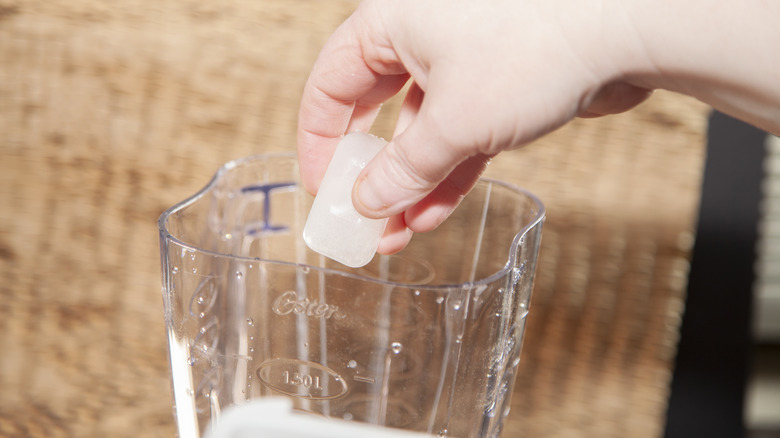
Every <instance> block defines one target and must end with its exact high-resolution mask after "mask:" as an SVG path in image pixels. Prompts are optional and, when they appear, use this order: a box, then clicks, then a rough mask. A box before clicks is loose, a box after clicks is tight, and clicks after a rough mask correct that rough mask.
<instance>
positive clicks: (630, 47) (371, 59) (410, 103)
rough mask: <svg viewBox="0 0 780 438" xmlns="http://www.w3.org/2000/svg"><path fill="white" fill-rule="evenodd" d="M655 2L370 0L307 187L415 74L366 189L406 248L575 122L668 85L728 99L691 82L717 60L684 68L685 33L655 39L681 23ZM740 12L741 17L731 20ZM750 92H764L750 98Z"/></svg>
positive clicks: (334, 64) (328, 68) (313, 91)
mask: <svg viewBox="0 0 780 438" xmlns="http://www.w3.org/2000/svg"><path fill="white" fill-rule="evenodd" d="M691 1H693V0H691ZM709 1H711V0H705V1H703V2H694V3H698V4H697V5H693V6H691V5H688V3H690V2H683V3H684V5H681V6H680V8H681V13H682V12H686V13H688V14H694V15H692V16H695V14H697V13H698V12H701V11H698V10H697V9H696V8H697V7H698V8H700V9H701V10H709V9H710V7H709V6H708V5H709V3H707V2H709ZM677 3H679V2H676V1H672V0H669V5H676V4H677ZM754 3H756V2H754ZM724 4H729V3H728V2H725V3H724ZM669 5H667V6H669ZM642 6H644V8H645V9H642ZM733 7H734V8H737V9H738V10H740V11H742V10H745V9H748V10H749V9H750V7H747V6H745V5H742V6H738V7H737V6H733ZM772 7H774V6H772ZM686 8H689V9H690V10H688V9H686ZM646 10H649V11H655V10H658V8H657V4H656V2H649V1H645V0H631V1H628V2H625V1H623V0H618V1H614V0H613V1H610V0H577V1H573V0H481V1H473V0H472V1H469V0H426V1H420V0H394V1H388V0H368V1H365V2H363V3H362V4H361V5H360V7H359V8H358V10H357V11H356V12H355V13H354V14H353V15H352V16H351V17H349V18H348V19H347V20H346V21H345V22H344V24H342V26H340V27H339V28H338V29H337V30H336V32H335V33H334V34H333V35H332V37H331V38H330V39H329V40H328V42H327V43H326V45H325V47H324V48H323V49H322V52H321V54H320V56H319V58H318V60H317V62H316V63H315V65H314V68H313V71H312V73H311V76H310V77H309V80H308V82H307V84H306V87H305V89H304V94H303V98H302V101H301V108H300V113H299V126H298V154H299V161H300V165H301V174H302V178H303V183H304V185H305V187H306V189H307V190H309V191H310V192H311V193H315V192H316V191H317V187H318V185H319V182H320V180H321V179H322V175H323V174H324V171H325V169H326V167H327V164H328V162H329V160H330V157H331V156H332V154H333V150H334V148H335V147H336V145H337V143H338V140H339V138H340V136H341V135H343V134H345V133H347V132H350V131H353V130H360V131H364V132H367V131H368V130H369V128H370V126H371V124H372V122H373V120H374V118H375V117H376V115H377V113H378V111H379V108H380V106H381V104H382V103H383V102H384V101H385V100H387V99H388V98H390V97H391V96H393V95H394V94H396V93H398V92H399V90H401V88H402V87H403V86H404V85H405V84H406V83H407V81H409V80H412V81H413V84H412V86H411V87H410V89H409V92H408V93H407V95H406V98H405V101H404V103H403V105H402V108H401V111H400V114H399V118H398V123H397V126H396V130H395V133H394V135H393V138H392V139H391V141H390V142H389V143H388V145H387V146H386V147H385V148H384V150H383V151H382V152H380V154H379V155H377V157H376V158H374V160H372V162H371V163H369V165H368V166H367V168H366V169H365V170H364V171H363V173H362V174H361V176H360V177H359V178H358V181H357V183H356V186H355V188H354V191H353V203H354V205H355V208H356V209H357V210H358V211H359V212H360V213H361V214H363V215H365V216H368V217H391V220H390V222H389V224H388V228H387V231H386V233H385V236H384V238H383V241H382V244H381V245H380V248H379V252H381V253H392V252H395V251H398V250H400V249H402V248H403V247H404V246H405V245H406V244H407V243H408V240H409V239H410V238H411V232H412V231H418V232H421V231H428V230H431V229H433V228H435V227H436V226H438V225H439V224H440V223H441V222H442V221H443V220H444V219H445V218H446V217H448V216H449V214H450V213H451V212H452V210H453V209H454V208H455V207H456V206H457V205H458V203H459V202H460V200H461V199H462V197H463V196H464V195H465V194H466V193H468V191H469V190H470V189H471V188H472V187H473V185H474V184H475V183H476V181H477V179H478V178H479V176H480V174H481V173H482V172H483V171H484V169H485V167H486V165H487V163H488V162H489V160H490V158H491V157H493V156H494V155H496V154H498V153H499V152H501V151H504V150H508V149H512V148H517V147H520V146H522V145H524V144H526V143H528V142H530V141H532V140H534V139H536V138H538V137H539V136H542V135H544V134H546V133H548V132H550V131H552V130H554V129H556V128H558V127H560V126H561V125H563V124H565V123H566V122H568V121H569V120H571V119H572V118H573V117H576V116H578V115H580V116H585V117H593V116H600V115H605V114H612V113H616V112H621V111H625V110H627V109H630V108H632V107H633V106H635V105H637V104H638V103H640V102H642V101H643V100H644V99H645V98H647V96H648V95H649V93H650V91H649V90H650V89H652V88H656V87H665V88H670V89H676V90H678V91H684V92H688V93H689V94H692V95H695V96H697V97H700V98H702V99H703V100H705V101H706V100H707V98H708V97H711V96H712V95H715V96H718V94H717V93H714V94H713V93H711V89H712V86H704V87H699V86H698V85H696V86H691V85H690V83H691V82H693V83H695V84H698V83H699V82H697V81H695V80H694V81H691V78H693V79H697V77H705V76H707V74H708V72H711V71H715V70H716V69H715V68H714V67H712V66H708V68H709V70H707V71H705V72H699V71H696V70H695V66H696V65H697V63H696V62H695V61H689V62H690V64H691V66H692V67H691V71H675V70H674V69H673V68H672V67H673V66H675V65H679V64H685V62H681V61H680V59H682V58H681V53H682V55H683V56H690V53H686V50H689V51H690V52H695V50H694V49H696V47H697V46H695V45H693V44H691V45H690V47H688V46H687V45H686V44H683V42H686V41H687V40H685V39H681V40H680V42H678V43H676V45H673V46H669V45H668V44H666V45H664V44H649V43H648V41H651V42H652V37H655V33H657V32H655V33H654V31H656V30H657V29H656V28H655V27H654V26H655V25H658V23H666V22H667V21H668V19H665V18H664V17H663V16H662V15H659V16H656V15H658V13H655V14H656V15H654V13H646V12H645V11H646ZM670 12H674V11H670V10H668V9H665V10H664V13H665V14H669V13H670ZM730 14H731V15H733V14H734V11H725V12H724V17H721V18H722V19H723V20H727V19H729V15H730ZM672 15H674V14H672ZM699 15H701V14H699ZM645 16H647V17H649V18H648V19H645V18H644V17H645ZM770 16H771V15H770ZM712 19H713V17H707V16H705V17H703V18H702V21H704V22H709V21H708V20H712ZM775 24H776V23H775ZM775 27H776V26H775ZM676 31H677V32H680V29H676ZM683 31H684V29H683ZM648 35H650V36H651V38H648ZM729 35H732V33H731V32H729ZM675 36H679V35H675V33H674V32H671V31H669V32H666V33H663V34H662V35H661V36H659V37H657V39H658V41H660V42H666V43H668V40H669V39H670V38H674V37H675ZM678 39H679V38H678ZM690 39H691V40H695V39H696V38H690ZM694 42H695V41H694ZM705 43H707V41H703V42H700V44H699V45H701V44H705ZM678 46H679V47H680V49H679V50H680V53H678V52H677V51H676V50H677V49H676V48H677V47H678ZM710 58H712V59H716V60H720V58H722V56H721V54H714V55H712V56H710ZM720 62H721V63H723V64H725V65H726V67H723V68H720V69H719V72H728V67H727V66H728V62H727V61H726V60H724V61H720ZM775 68H777V67H776V66H775ZM670 72H671V74H670ZM718 74H720V73H718ZM724 77H725V76H724ZM717 79H718V78H716V80H715V81H705V84H710V85H711V84H712V83H713V82H715V83H717V82H718V81H717ZM727 79H728V78H727ZM768 83H770V84H771V83H772V82H771V81H769V82H768ZM775 86H776V84H775ZM697 87H698V88H697ZM758 88H759V89H760V87H758ZM708 93H709V94H708ZM759 94H760V93H759ZM745 95H747V96H752V94H751V93H741V94H739V96H740V97H739V98H740V99H745V98H744V96H745ZM721 97H722V96H721ZM762 97H763V98H765V96H762ZM769 101H770V102H776V100H775V101H773V100H772V99H769Z"/></svg>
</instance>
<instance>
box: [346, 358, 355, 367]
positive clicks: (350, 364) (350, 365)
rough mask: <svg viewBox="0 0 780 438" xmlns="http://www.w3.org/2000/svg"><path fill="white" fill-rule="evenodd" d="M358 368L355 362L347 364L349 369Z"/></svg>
mask: <svg viewBox="0 0 780 438" xmlns="http://www.w3.org/2000/svg"><path fill="white" fill-rule="evenodd" d="M356 366H357V362H356V361H354V360H351V361H349V362H347V368H355V367H356Z"/></svg>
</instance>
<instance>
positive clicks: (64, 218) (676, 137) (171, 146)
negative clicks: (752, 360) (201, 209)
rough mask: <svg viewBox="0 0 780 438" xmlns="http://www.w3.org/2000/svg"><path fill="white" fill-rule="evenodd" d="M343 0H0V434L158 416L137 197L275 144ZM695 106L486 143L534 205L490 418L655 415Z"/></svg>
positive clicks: (689, 206)
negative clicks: (500, 413)
mask: <svg viewBox="0 0 780 438" xmlns="http://www.w3.org/2000/svg"><path fill="white" fill-rule="evenodd" d="M355 4H356V3H355V2H354V1H346V0H344V1H337V0H329V1H327V2H326V1H314V0H310V1H303V0H285V1H281V0H278V1H270V0H252V1H250V0H223V1H220V2H199V1H195V0H178V1H162V2H159V1H154V2H152V1H148V0H117V1H114V2H102V1H97V0H94V1H93V0H46V1H33V0H29V1H19V0H16V1H14V0H0V275H2V279H3V281H2V282H1V283H0V351H1V352H2V354H0V388H1V390H0V436H9V437H44V436H45V437H70V436H74V437H75V436H77V437H87V436H100V437H137V436H144V437H171V436H174V434H175V430H174V426H173V418H172V410H171V403H172V400H171V396H170V383H169V378H168V363H167V358H166V340H165V336H164V329H163V318H162V300H161V296H160V275H159V255H158V254H159V253H158V241H157V230H156V219H157V217H158V216H159V214H160V213H161V212H162V211H163V210H164V209H165V208H167V207H168V206H170V205H172V204H173V203H175V202H177V201H178V200H181V199H183V198H184V197H185V196H187V195H189V194H191V193H193V192H194V191H195V190H197V189H199V188H200V187H201V186H203V185H204V184H205V183H206V182H207V181H208V179H209V178H210V177H211V175H212V173H213V172H214V171H215V170H216V169H217V167H219V165H220V164H221V163H223V162H224V161H227V160H229V159H233V158H238V157H242V156H246V155H250V154H253V153H257V152H262V151H271V150H292V149H293V147H294V135H295V123H296V113H297V103H298V99H299V96H300V90H301V87H302V85H303V82H304V81H305V79H306V76H307V74H308V70H309V68H310V66H311V64H312V62H313V60H314V58H315V57H316V54H317V52H318V50H319V47H320V46H321V45H322V43H323V42H324V40H325V38H327V36H328V35H329V34H330V32H331V31H332V30H333V28H334V27H335V26H336V25H337V24H338V23H339V22H341V20H343V19H344V18H345V17H346V16H347V15H348V13H349V12H350V11H351V10H352V9H353V8H354V6H355ZM513 98H522V96H514V97H513ZM387 108H388V115H387V116H386V118H385V119H383V121H382V122H381V123H380V124H379V125H378V126H377V130H376V133H378V134H380V135H385V136H387V135H388V134H389V133H390V132H392V131H391V126H392V118H393V117H392V113H393V110H394V109H395V108H397V101H394V102H393V103H392V104H390V105H388V106H387ZM707 111H708V109H707V108H706V107H705V106H704V105H702V104H700V103H698V102H695V101H693V100H691V99H687V98H684V97H680V96H676V95H672V94H669V93H664V92H659V93H657V94H656V95H655V96H654V97H653V98H652V99H651V100H650V101H649V102H647V103H645V104H643V105H642V106H641V107H640V108H638V109H636V110H635V111H632V112H630V113H628V114H625V115H620V116H614V117H609V118H605V119H601V120H588V121H576V122H575V123H573V124H571V125H569V126H567V127H566V128H564V129H562V130H560V131H559V132H556V133H554V134H552V135H550V136H548V137H546V138H545V139H543V140H541V141H539V142H538V143H537V144H534V145H531V146H529V147H527V148H525V149H523V150H520V151H515V152H512V153H507V154H504V155H501V156H499V157H498V158H497V159H496V160H495V161H494V163H493V164H492V165H491V168H490V169H489V174H490V175H491V176H496V177H499V178H501V179H506V180H509V181H512V182H514V183H517V184H519V185H522V186H525V187H527V188H529V189H531V190H532V191H534V192H536V193H537V194H538V195H539V196H540V197H541V198H542V200H543V201H544V202H545V203H546V204H547V207H548V220H547V222H546V224H545V231H544V237H543V246H542V255H541V261H540V264H539V272H538V281H537V287H536V291H535V296H534V300H533V305H532V311H531V315H530V317H529V327H528V330H527V333H526V341H525V347H524V351H523V357H522V363H521V371H520V378H519V379H518V383H517V387H516V390H515V396H514V399H513V411H512V413H511V415H510V417H509V419H508V422H507V427H506V431H505V433H504V436H505V437H509V436H512V437H514V436H523V437H591V436H592V437H625V436H631V437H654V436H659V435H660V433H661V430H662V424H663V415H664V409H665V406H666V397H667V392H668V383H669V378H670V375H671V374H670V372H671V360H672V358H673V355H674V349H675V343H676V336H677V335H676V334H677V329H678V324H679V317H680V314H681V311H682V303H683V301H682V299H683V291H684V286H685V278H686V273H687V257H688V254H689V250H690V246H691V243H692V239H693V235H692V229H693V225H694V221H695V213H696V207H697V202H698V188H699V180H700V177H701V166H702V157H703V152H704V149H703V146H704V138H703V133H704V126H705V115H706V113H707Z"/></svg>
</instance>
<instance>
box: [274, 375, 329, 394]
mask: <svg viewBox="0 0 780 438" xmlns="http://www.w3.org/2000/svg"><path fill="white" fill-rule="evenodd" d="M282 380H283V381H284V383H285V384H286V385H295V386H302V387H304V388H306V389H314V390H320V391H321V390H322V386H320V376H314V377H312V375H311V374H301V373H299V372H290V371H283V372H282Z"/></svg>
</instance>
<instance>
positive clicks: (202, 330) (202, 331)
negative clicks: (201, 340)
mask: <svg viewBox="0 0 780 438" xmlns="http://www.w3.org/2000/svg"><path fill="white" fill-rule="evenodd" d="M201 315H203V314H201ZM204 316H205V315H204ZM201 318H203V316H201ZM206 330H208V329H207V328H206V327H201V328H200V332H201V334H203V333H206Z"/></svg>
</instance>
